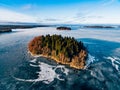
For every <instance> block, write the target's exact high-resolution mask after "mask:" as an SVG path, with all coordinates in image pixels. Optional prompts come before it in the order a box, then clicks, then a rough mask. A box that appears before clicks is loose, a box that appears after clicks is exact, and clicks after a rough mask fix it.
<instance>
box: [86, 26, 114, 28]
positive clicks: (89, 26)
mask: <svg viewBox="0 0 120 90" xmlns="http://www.w3.org/2000/svg"><path fill="white" fill-rule="evenodd" d="M84 27H85V28H114V27H112V26H102V25H101V26H98V25H95V26H84Z"/></svg>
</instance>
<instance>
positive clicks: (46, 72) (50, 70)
mask: <svg viewBox="0 0 120 90" xmlns="http://www.w3.org/2000/svg"><path fill="white" fill-rule="evenodd" d="M33 61H35V59H34V60H33ZM30 66H33V67H39V68H40V72H36V73H38V78H37V79H29V80H27V79H21V78H16V77H14V78H15V79H16V80H19V81H24V82H38V81H42V82H44V83H46V84H49V83H51V82H52V81H54V79H55V78H57V79H59V80H64V78H62V79H61V78H60V75H59V74H57V73H56V72H55V70H56V69H57V68H59V69H60V70H61V71H62V72H63V73H64V74H65V75H68V73H69V70H68V69H67V68H65V66H63V65H58V66H52V65H48V64H46V63H43V62H39V65H33V64H30Z"/></svg>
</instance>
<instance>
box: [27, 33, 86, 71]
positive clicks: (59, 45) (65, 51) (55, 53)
mask: <svg viewBox="0 0 120 90" xmlns="http://www.w3.org/2000/svg"><path fill="white" fill-rule="evenodd" d="M28 50H29V52H30V53H31V54H32V55H33V56H35V55H39V56H43V57H46V58H50V59H53V60H55V61H56V62H57V63H60V64H66V65H69V66H70V67H73V68H76V69H83V68H84V66H85V60H86V58H87V50H86V48H85V47H84V45H83V43H82V42H81V41H80V42H78V41H77V40H75V39H74V38H71V37H62V36H61V35H52V36H50V35H46V36H43V35H42V36H38V37H35V38H34V39H33V40H31V41H30V42H29V44H28Z"/></svg>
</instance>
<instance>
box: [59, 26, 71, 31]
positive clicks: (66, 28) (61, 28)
mask: <svg viewBox="0 0 120 90" xmlns="http://www.w3.org/2000/svg"><path fill="white" fill-rule="evenodd" d="M57 30H71V28H70V27H64V26H61V27H57Z"/></svg>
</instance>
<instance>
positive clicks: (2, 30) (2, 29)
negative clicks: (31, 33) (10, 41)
mask: <svg viewBox="0 0 120 90" xmlns="http://www.w3.org/2000/svg"><path fill="white" fill-rule="evenodd" d="M3 32H12V29H10V28H0V33H3Z"/></svg>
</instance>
